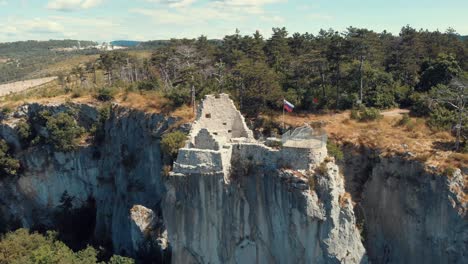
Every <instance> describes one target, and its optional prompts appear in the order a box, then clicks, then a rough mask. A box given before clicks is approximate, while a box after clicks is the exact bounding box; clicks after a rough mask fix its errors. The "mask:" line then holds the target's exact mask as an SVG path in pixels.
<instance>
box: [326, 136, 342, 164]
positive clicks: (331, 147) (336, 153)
mask: <svg viewBox="0 0 468 264" xmlns="http://www.w3.org/2000/svg"><path fill="white" fill-rule="evenodd" d="M327 150H328V155H329V156H332V157H334V158H335V159H336V160H337V161H341V160H343V158H344V154H343V151H342V150H341V148H340V147H339V146H338V145H337V144H335V143H334V142H332V141H330V140H328V141H327Z"/></svg>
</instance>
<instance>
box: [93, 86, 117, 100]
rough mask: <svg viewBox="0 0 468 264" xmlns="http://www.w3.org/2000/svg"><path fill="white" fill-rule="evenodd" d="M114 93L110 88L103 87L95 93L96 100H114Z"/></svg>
mask: <svg viewBox="0 0 468 264" xmlns="http://www.w3.org/2000/svg"><path fill="white" fill-rule="evenodd" d="M114 95H115V91H114V90H113V89H111V88H108V87H104V88H100V89H98V91H97V94H96V99H98V100H99V101H102V102H108V101H110V100H113V99H114Z"/></svg>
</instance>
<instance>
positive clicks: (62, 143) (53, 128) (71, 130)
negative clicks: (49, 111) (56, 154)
mask: <svg viewBox="0 0 468 264" xmlns="http://www.w3.org/2000/svg"><path fill="white" fill-rule="evenodd" d="M46 128H47V131H48V132H49V137H48V138H47V141H48V142H49V143H51V144H52V146H53V147H54V148H55V149H56V150H58V151H64V152H67V151H72V150H74V149H75V148H76V147H77V146H78V144H79V138H80V136H81V135H83V133H84V132H85V131H84V128H82V127H81V126H79V125H78V123H77V122H76V120H75V119H74V118H73V117H72V116H71V115H70V114H67V113H59V114H57V115H55V116H49V117H47V122H46Z"/></svg>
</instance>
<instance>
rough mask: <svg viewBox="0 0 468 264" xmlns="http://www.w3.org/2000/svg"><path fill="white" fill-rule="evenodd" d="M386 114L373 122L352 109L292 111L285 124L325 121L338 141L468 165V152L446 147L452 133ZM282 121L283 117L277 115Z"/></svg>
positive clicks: (445, 163) (442, 165) (441, 164)
mask: <svg viewBox="0 0 468 264" xmlns="http://www.w3.org/2000/svg"><path fill="white" fill-rule="evenodd" d="M391 112H392V114H389V115H386V114H385V112H384V118H383V119H380V120H377V121H372V122H366V123H363V122H357V121H354V120H351V119H350V118H349V111H346V112H343V113H338V114H324V115H314V114H289V115H287V116H286V119H285V123H286V124H288V125H291V126H299V125H303V124H304V123H310V122H316V121H323V122H324V123H325V124H326V125H325V127H324V129H325V130H326V131H327V132H328V135H329V137H330V138H331V139H333V140H335V141H337V142H338V143H341V144H344V143H351V144H354V145H364V146H368V147H371V148H378V149H380V150H381V151H382V152H383V154H386V155H391V154H403V153H406V152H411V153H413V154H414V155H415V159H417V160H420V161H422V162H425V163H426V164H431V165H436V166H437V167H439V168H440V169H441V170H443V169H445V168H447V167H457V168H460V167H468V154H460V153H454V152H453V151H450V150H447V149H445V148H444V147H443V145H444V143H445V145H446V143H447V142H454V141H455V139H454V137H453V136H452V135H451V134H450V133H448V132H433V131H432V130H431V129H430V128H429V127H428V126H427V125H426V123H425V120H424V119H421V118H411V119H410V120H411V121H410V122H409V123H408V124H406V125H402V126H399V125H398V121H399V120H400V119H401V115H396V114H394V112H395V110H394V111H391ZM277 121H278V122H281V116H279V117H278V118H277Z"/></svg>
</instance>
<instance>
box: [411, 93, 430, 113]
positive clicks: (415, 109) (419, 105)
mask: <svg viewBox="0 0 468 264" xmlns="http://www.w3.org/2000/svg"><path fill="white" fill-rule="evenodd" d="M409 101H410V105H412V106H411V114H412V115H415V116H427V115H429V113H430V112H431V109H430V108H429V103H428V97H427V94H425V93H413V94H412V95H411V96H410V97H409Z"/></svg>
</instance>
